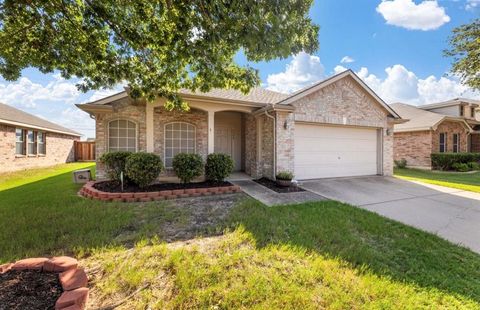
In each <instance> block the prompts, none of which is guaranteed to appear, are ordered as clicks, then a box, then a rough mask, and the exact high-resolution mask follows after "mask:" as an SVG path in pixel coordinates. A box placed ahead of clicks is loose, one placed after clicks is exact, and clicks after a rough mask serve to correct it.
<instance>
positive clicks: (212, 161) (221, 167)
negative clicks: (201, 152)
mask: <svg viewBox="0 0 480 310" xmlns="http://www.w3.org/2000/svg"><path fill="white" fill-rule="evenodd" d="M233 166H234V164H233V159H232V157H230V156H229V155H227V154H221V153H214V154H209V155H208V156H207V163H206V164H205V176H206V178H207V180H209V181H213V182H223V181H224V180H225V178H226V177H228V176H229V175H230V173H232V171H233Z"/></svg>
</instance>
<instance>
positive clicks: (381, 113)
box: [290, 75, 390, 127]
mask: <svg viewBox="0 0 480 310" xmlns="http://www.w3.org/2000/svg"><path fill="white" fill-rule="evenodd" d="M290 104H291V105H292V106H294V107H295V120H297V121H305V122H318V123H330V124H339V125H354V126H368V127H385V126H386V124H387V121H388V116H389V115H390V113H389V111H387V110H386V109H385V108H384V107H383V106H382V105H381V104H380V103H379V102H378V101H377V100H376V99H375V98H373V97H372V96H371V94H370V93H369V92H368V91H367V90H366V89H365V88H364V87H363V86H362V85H360V84H359V83H358V82H357V81H356V80H355V79H354V78H353V77H351V76H349V75H347V76H345V77H343V78H341V79H338V80H336V81H334V82H332V83H330V84H329V85H327V86H324V87H321V88H319V89H317V90H314V91H312V92H310V93H308V94H306V95H304V96H301V97H300V98H298V99H297V100H295V101H293V102H291V103H290Z"/></svg>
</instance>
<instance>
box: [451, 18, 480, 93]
mask: <svg viewBox="0 0 480 310" xmlns="http://www.w3.org/2000/svg"><path fill="white" fill-rule="evenodd" d="M445 55H447V56H451V57H453V59H454V62H453V68H452V72H453V73H455V74H458V75H459V76H460V78H461V80H462V82H464V83H465V84H466V85H468V86H470V87H472V88H473V89H476V90H479V91H480V19H476V20H474V21H473V22H472V23H470V24H466V25H462V26H459V27H457V28H455V29H453V35H452V37H451V38H450V49H449V50H446V51H445Z"/></svg>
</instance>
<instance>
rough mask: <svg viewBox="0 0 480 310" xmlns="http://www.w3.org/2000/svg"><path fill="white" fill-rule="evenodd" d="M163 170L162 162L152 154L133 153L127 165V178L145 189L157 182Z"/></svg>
mask: <svg viewBox="0 0 480 310" xmlns="http://www.w3.org/2000/svg"><path fill="white" fill-rule="evenodd" d="M162 170H163V163H162V160H161V159H160V157H159V156H157V155H155V154H152V153H143V152H140V153H133V154H131V155H130V156H128V158H127V162H126V163H125V171H126V173H127V176H128V177H129V179H130V180H132V181H133V182H134V183H135V184H137V185H138V186H139V187H140V188H144V187H146V186H148V185H149V184H151V183H152V182H153V181H155V179H156V178H157V177H158V176H159V174H160V173H161V172H162Z"/></svg>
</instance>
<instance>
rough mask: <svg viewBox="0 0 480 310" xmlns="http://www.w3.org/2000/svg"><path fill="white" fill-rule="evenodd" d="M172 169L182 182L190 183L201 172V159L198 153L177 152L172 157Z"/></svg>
mask: <svg viewBox="0 0 480 310" xmlns="http://www.w3.org/2000/svg"><path fill="white" fill-rule="evenodd" d="M172 166H173V171H175V174H176V175H177V177H178V178H179V179H180V180H181V181H182V183H184V184H185V183H190V182H191V181H192V180H193V179H194V178H196V177H199V176H201V175H202V173H203V168H204V167H203V160H202V157H201V156H200V155H198V154H189V153H179V154H177V155H175V156H174V157H173V162H172Z"/></svg>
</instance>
